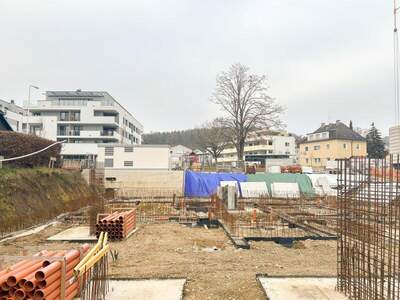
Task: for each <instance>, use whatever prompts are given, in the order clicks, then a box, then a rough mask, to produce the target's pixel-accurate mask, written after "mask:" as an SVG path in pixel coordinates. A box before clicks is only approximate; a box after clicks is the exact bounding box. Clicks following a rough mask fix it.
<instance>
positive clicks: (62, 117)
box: [60, 111, 69, 121]
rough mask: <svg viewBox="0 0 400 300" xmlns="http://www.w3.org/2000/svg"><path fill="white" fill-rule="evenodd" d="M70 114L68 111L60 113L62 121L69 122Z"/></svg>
mask: <svg viewBox="0 0 400 300" xmlns="http://www.w3.org/2000/svg"><path fill="white" fill-rule="evenodd" d="M68 117H69V113H68V112H66V111H61V112H60V121H68Z"/></svg>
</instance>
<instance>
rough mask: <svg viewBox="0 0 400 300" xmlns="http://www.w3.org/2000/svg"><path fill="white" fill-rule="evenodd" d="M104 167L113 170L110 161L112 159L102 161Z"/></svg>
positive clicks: (112, 162) (111, 161)
mask: <svg viewBox="0 0 400 300" xmlns="http://www.w3.org/2000/svg"><path fill="white" fill-rule="evenodd" d="M104 167H105V168H113V167H114V159H112V158H106V159H104Z"/></svg>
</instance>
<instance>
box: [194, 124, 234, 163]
mask: <svg viewBox="0 0 400 300" xmlns="http://www.w3.org/2000/svg"><path fill="white" fill-rule="evenodd" d="M225 131H226V129H225V128H223V127H221V120H219V119H215V120H213V121H211V122H207V123H205V124H204V125H203V127H202V128H199V129H198V131H197V144H198V147H199V148H200V150H202V151H204V152H207V153H209V154H211V156H212V158H213V159H214V161H215V164H217V163H218V158H219V157H220V156H221V153H222V151H223V150H224V149H225V148H226V146H227V145H228V143H229V140H228V139H227V134H226V132H225Z"/></svg>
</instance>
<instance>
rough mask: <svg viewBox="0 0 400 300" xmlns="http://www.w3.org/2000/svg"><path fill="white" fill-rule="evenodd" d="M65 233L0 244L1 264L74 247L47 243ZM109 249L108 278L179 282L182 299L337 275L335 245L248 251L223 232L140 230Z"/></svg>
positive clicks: (232, 295) (255, 291) (257, 291)
mask: <svg viewBox="0 0 400 300" xmlns="http://www.w3.org/2000/svg"><path fill="white" fill-rule="evenodd" d="M66 228H67V226H64V225H57V226H52V227H50V228H47V229H46V230H44V231H42V232H40V233H38V234H35V235H33V236H28V237H23V238H19V239H17V240H14V241H12V242H6V243H3V244H0V259H3V265H4V264H5V265H8V264H9V263H11V262H12V259H11V258H10V257H6V255H11V256H12V255H18V254H20V253H22V252H25V253H27V254H31V253H35V252H37V251H38V250H42V249H50V250H51V249H70V248H74V247H78V246H79V245H78V244H73V243H57V242H47V241H46V238H47V237H49V236H51V235H53V234H55V233H58V232H61V231H62V230H64V229H66ZM214 247H216V248H215V249H216V250H214ZM112 249H113V250H116V251H117V252H118V254H119V255H118V260H117V261H115V262H112V261H111V260H110V264H111V268H110V274H111V276H112V277H121V278H127V277H130V278H183V277H184V278H187V283H186V285H185V289H184V299H265V296H264V293H263V291H262V289H261V288H260V286H259V285H258V283H257V281H256V274H269V275H324V276H334V275H336V242H335V241H305V242H301V243H299V244H297V245H296V247H293V248H286V247H283V246H281V245H278V244H276V243H274V242H252V243H251V249H250V250H239V249H235V247H234V246H233V245H232V244H231V242H230V241H229V239H228V238H227V236H226V235H225V233H224V231H223V230H222V229H206V228H204V227H195V228H191V227H188V226H185V225H180V224H176V223H167V224H151V225H144V226H141V227H139V229H138V231H137V232H136V233H134V234H133V235H132V236H131V237H130V238H129V239H128V240H126V241H122V242H115V243H112ZM0 263H1V261H0Z"/></svg>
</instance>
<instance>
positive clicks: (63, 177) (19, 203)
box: [0, 168, 97, 235]
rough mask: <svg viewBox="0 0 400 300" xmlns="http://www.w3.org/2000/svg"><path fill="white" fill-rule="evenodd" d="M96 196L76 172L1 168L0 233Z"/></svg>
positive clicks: (75, 207)
mask: <svg viewBox="0 0 400 300" xmlns="http://www.w3.org/2000/svg"><path fill="white" fill-rule="evenodd" d="M96 199H97V193H96V192H95V191H94V190H93V189H92V188H90V187H89V185H88V184H87V183H86V181H85V180H84V179H83V178H82V177H81V175H80V173H79V172H66V171H61V170H49V169H44V168H43V169H0V235H1V233H2V232H3V233H4V232H8V231H10V230H16V229H20V228H24V227H29V226H31V225H34V224H37V223H39V222H43V221H46V220H49V219H51V218H53V217H55V216H57V215H59V214H61V213H63V212H67V211H72V210H77V209H79V208H81V207H83V206H86V205H88V204H90V203H91V202H92V201H95V200H96Z"/></svg>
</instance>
